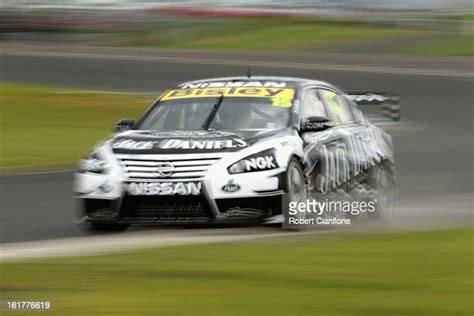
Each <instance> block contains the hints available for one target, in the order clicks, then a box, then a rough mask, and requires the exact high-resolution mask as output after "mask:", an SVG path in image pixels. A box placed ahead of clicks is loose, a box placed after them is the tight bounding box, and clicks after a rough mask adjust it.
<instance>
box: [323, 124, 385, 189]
mask: <svg viewBox="0 0 474 316" xmlns="http://www.w3.org/2000/svg"><path fill="white" fill-rule="evenodd" d="M388 152H389V148H388V147H387V143H386V142H385V141H384V139H383V138H382V135H381V133H380V132H377V131H374V130H369V131H365V132H363V133H360V134H357V135H349V136H348V137H347V138H345V139H344V140H343V141H340V142H337V143H333V144H327V145H326V144H324V145H322V147H321V176H320V177H319V180H318V182H317V184H316V185H317V188H318V189H319V190H320V191H321V192H322V193H323V194H326V193H328V192H330V191H332V190H334V189H335V188H337V187H339V186H340V185H341V184H342V183H345V182H347V181H349V180H350V179H352V178H354V177H356V176H358V175H359V174H361V172H363V171H364V170H368V169H369V168H371V167H373V166H374V165H375V164H377V163H378V162H380V161H381V160H382V158H384V157H386V156H387V154H386V153H388Z"/></svg>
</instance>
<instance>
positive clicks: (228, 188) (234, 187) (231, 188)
mask: <svg viewBox="0 0 474 316" xmlns="http://www.w3.org/2000/svg"><path fill="white" fill-rule="evenodd" d="M221 190H222V191H224V192H228V193H232V192H237V191H239V190H240V185H238V184H237V183H235V182H234V179H230V180H229V181H228V182H227V183H226V184H225V185H224V186H223V187H222V188H221Z"/></svg>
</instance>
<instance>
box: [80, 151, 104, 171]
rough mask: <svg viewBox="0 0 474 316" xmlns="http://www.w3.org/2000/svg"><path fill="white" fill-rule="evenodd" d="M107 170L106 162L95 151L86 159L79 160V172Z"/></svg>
mask: <svg viewBox="0 0 474 316" xmlns="http://www.w3.org/2000/svg"><path fill="white" fill-rule="evenodd" d="M106 170H107V163H106V162H105V161H104V160H103V159H101V158H100V157H99V156H98V155H97V154H96V153H93V154H91V155H90V156H89V158H87V159H82V160H81V161H80V162H79V172H92V173H104V172H105V171H106Z"/></svg>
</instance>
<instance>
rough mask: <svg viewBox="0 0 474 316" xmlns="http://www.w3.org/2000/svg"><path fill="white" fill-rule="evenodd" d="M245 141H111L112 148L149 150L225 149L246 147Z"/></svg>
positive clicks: (237, 139) (238, 139)
mask: <svg viewBox="0 0 474 316" xmlns="http://www.w3.org/2000/svg"><path fill="white" fill-rule="evenodd" d="M246 146H247V142H246V141H245V140H243V139H240V138H233V139H224V140H183V139H166V140H160V141H136V140H132V139H127V140H119V141H117V142H115V143H112V148H113V149H133V150H149V149H153V148H161V149H225V148H242V147H246Z"/></svg>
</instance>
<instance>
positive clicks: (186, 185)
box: [126, 182, 201, 195]
mask: <svg viewBox="0 0 474 316" xmlns="http://www.w3.org/2000/svg"><path fill="white" fill-rule="evenodd" d="M126 189H127V192H128V194H130V195H199V194H201V182H152V183H146V182H130V183H127V184H126Z"/></svg>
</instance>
